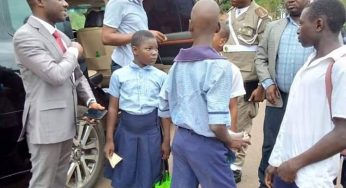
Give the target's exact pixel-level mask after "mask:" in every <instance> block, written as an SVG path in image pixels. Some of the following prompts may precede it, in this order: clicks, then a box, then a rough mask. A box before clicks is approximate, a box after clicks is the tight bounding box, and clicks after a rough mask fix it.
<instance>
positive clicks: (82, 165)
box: [0, 0, 195, 188]
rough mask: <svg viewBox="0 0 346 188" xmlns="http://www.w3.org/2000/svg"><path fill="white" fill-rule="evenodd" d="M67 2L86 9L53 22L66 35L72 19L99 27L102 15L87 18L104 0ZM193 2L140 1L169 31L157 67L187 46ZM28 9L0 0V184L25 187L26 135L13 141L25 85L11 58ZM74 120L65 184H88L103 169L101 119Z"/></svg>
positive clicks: (154, 22) (19, 1)
mask: <svg viewBox="0 0 346 188" xmlns="http://www.w3.org/2000/svg"><path fill="white" fill-rule="evenodd" d="M67 2H68V3H69V5H70V13H71V14H76V12H83V11H84V13H85V15H83V14H80V15H81V17H79V18H81V19H76V20H75V18H76V17H72V16H70V21H71V22H69V21H66V22H64V23H61V24H59V25H58V26H57V27H58V28H59V29H61V30H62V31H64V32H65V33H66V34H67V35H68V36H70V38H71V39H73V40H74V39H75V36H76V33H78V30H79V29H81V28H78V27H75V26H74V25H78V24H79V25H81V24H82V25H83V26H92V27H96V28H97V27H99V28H98V29H100V28H101V27H102V21H101V22H100V21H98V23H93V24H91V25H90V21H91V22H93V21H92V20H98V19H100V18H99V17H98V16H96V15H95V16H93V15H92V14H91V12H93V11H90V10H97V11H98V12H99V13H100V14H97V15H99V16H101V17H102V16H103V10H104V6H105V5H104V0H67ZM194 2H195V1H194V0H145V1H144V7H145V9H146V11H147V15H148V20H149V28H150V29H154V30H159V31H161V32H163V33H165V34H167V37H168V41H166V42H165V43H162V44H160V46H159V54H160V57H159V58H158V61H157V64H156V66H157V67H159V68H161V69H165V70H167V68H169V66H170V65H171V64H172V60H173V58H174V57H175V56H176V54H177V53H178V51H179V49H180V48H186V47H189V46H191V44H192V40H191V37H190V34H189V32H187V29H188V24H189V18H190V12H191V8H192V6H193V4H194ZM30 13H31V11H30V9H29V7H28V5H27V3H26V2H25V1H23V0H0V187H16V188H18V187H27V186H28V181H29V179H30V167H31V166H30V160H29V159H30V155H29V153H28V149H27V145H26V142H25V140H24V141H22V142H17V139H18V136H19V133H20V131H21V129H22V110H23V105H24V99H25V91H24V88H23V85H22V82H21V78H20V72H19V68H18V67H17V65H16V64H15V59H14V50H13V46H12V36H13V34H14V32H15V31H16V29H18V28H19V27H20V26H21V25H23V23H24V22H25V20H26V18H27V17H28V16H29V15H30ZM71 14H70V15H71ZM96 17H98V18H96ZM77 18H78V17H77ZM85 19H86V20H85ZM84 20H85V21H84ZM81 22H82V23H81ZM94 22H95V21H94ZM71 23H72V28H71ZM100 40H101V39H100ZM83 47H84V46H83ZM83 65H85V63H84V62H83V61H81V67H83ZM84 67H85V66H84ZM87 73H88V71H85V75H87V76H88V74H87ZM98 78H100V77H98ZM101 78H102V77H101ZM90 82H91V83H90V84H91V85H92V88H93V89H94V90H93V91H94V93H95V96H96V97H97V99H98V100H100V101H107V99H106V98H107V95H105V94H104V93H103V90H102V88H100V87H99V83H100V81H99V80H98V81H97V80H96V81H95V80H93V79H91V81H90ZM83 112H85V108H83V107H80V109H79V114H83ZM77 126H78V128H77V130H78V133H77V135H76V137H75V139H74V146H73V147H72V148H71V163H70V168H69V171H68V174H67V177H68V181H67V186H68V187H83V188H85V187H93V186H94V184H95V183H96V182H97V180H98V177H99V175H100V174H102V167H103V161H104V155H103V144H104V129H103V126H104V121H100V122H97V124H96V125H93V126H91V125H89V124H88V123H86V122H84V121H83V120H81V119H80V121H79V124H78V125H77Z"/></svg>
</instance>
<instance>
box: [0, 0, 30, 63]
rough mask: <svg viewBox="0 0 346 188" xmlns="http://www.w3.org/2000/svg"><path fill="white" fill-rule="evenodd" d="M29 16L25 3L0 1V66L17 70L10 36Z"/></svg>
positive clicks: (18, 0)
mask: <svg viewBox="0 0 346 188" xmlns="http://www.w3.org/2000/svg"><path fill="white" fill-rule="evenodd" d="M30 14H31V11H30V8H29V6H28V4H27V3H26V1H23V0H0V66H3V67H7V68H11V69H18V67H17V65H16V64H15V62H14V51H13V45H12V36H13V34H14V32H15V31H16V30H17V29H18V28H19V27H20V26H22V25H23V23H24V20H25V18H27V17H28V16H29V15H30Z"/></svg>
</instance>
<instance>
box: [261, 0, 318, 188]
mask: <svg viewBox="0 0 346 188" xmlns="http://www.w3.org/2000/svg"><path fill="white" fill-rule="evenodd" d="M309 2H310V1H309V0H285V1H284V3H285V8H286V10H287V12H288V17H286V18H282V19H280V20H277V21H273V22H271V23H269V24H268V25H267V27H266V30H265V32H264V34H263V39H262V40H261V42H260V44H259V46H258V49H257V52H256V58H255V64H256V70H257V75H258V78H259V80H260V82H261V83H262V86H263V87H264V88H265V90H266V98H267V106H266V111H265V118H264V126H263V134H264V139H263V145H262V159H261V163H260V166H259V169H258V177H259V182H260V187H266V186H265V182H264V177H265V170H266V168H267V166H268V160H269V157H270V154H271V152H272V149H273V147H274V144H275V140H276V137H277V134H278V131H279V129H280V124H281V121H282V118H283V115H284V113H285V109H286V104H287V99H288V94H289V90H290V86H291V84H292V81H293V78H294V76H295V74H296V73H297V71H298V69H299V68H300V67H301V66H302V65H303V64H304V62H305V61H306V59H307V57H308V55H309V54H310V53H311V52H312V51H313V48H311V47H310V48H303V47H302V45H301V44H300V42H299V41H298V35H297V31H298V28H299V17H300V14H301V12H302V10H303V9H304V7H305V6H306V5H308V3H309Z"/></svg>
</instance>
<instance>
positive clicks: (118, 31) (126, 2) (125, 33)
mask: <svg viewBox="0 0 346 188" xmlns="http://www.w3.org/2000/svg"><path fill="white" fill-rule="evenodd" d="M139 30H148V19H147V14H146V12H145V10H144V8H143V0H110V1H109V2H108V3H107V5H106V10H105V16H104V20H103V28H102V42H103V43H104V44H105V45H113V46H117V48H115V49H114V51H113V54H112V65H111V71H112V72H113V71H114V70H116V69H118V68H121V67H123V66H125V65H128V64H130V62H132V60H133V54H132V52H131V45H130V41H131V38H132V35H133V34H134V33H135V32H136V31H139ZM151 32H152V33H153V34H154V36H155V37H156V39H157V41H158V42H162V41H164V40H166V37H165V35H164V34H162V33H161V32H159V31H151Z"/></svg>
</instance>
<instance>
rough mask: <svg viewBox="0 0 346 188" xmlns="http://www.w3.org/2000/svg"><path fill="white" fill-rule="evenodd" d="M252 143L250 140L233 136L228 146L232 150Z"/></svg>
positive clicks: (237, 149)
mask: <svg viewBox="0 0 346 188" xmlns="http://www.w3.org/2000/svg"><path fill="white" fill-rule="evenodd" d="M249 144H251V143H250V141H249V140H243V139H240V138H232V140H231V144H229V146H228V148H229V149H231V150H236V151H239V150H241V148H242V147H244V148H246V147H247V146H248V145H249Z"/></svg>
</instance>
